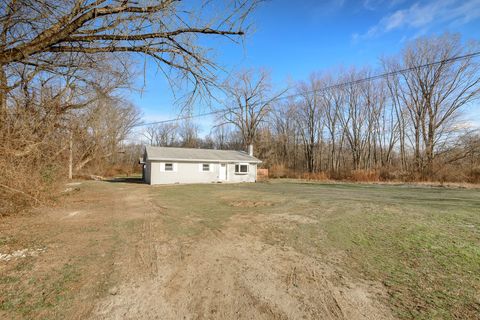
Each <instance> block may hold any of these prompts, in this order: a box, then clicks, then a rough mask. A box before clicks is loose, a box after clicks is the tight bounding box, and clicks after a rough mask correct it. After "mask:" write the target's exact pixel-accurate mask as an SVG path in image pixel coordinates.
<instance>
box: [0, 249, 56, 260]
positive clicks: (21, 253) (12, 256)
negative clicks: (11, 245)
mask: <svg viewBox="0 0 480 320" xmlns="http://www.w3.org/2000/svg"><path fill="white" fill-rule="evenodd" d="M46 250H47V248H37V249H29V248H26V249H20V250H16V251H13V252H10V253H1V252H0V261H6V262H8V261H10V260H16V259H22V258H27V257H36V256H38V255H39V254H41V253H43V252H45V251H46Z"/></svg>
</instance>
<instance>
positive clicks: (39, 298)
mask: <svg viewBox="0 0 480 320" xmlns="http://www.w3.org/2000/svg"><path fill="white" fill-rule="evenodd" d="M69 187H70V188H71V189H73V191H70V192H69V193H68V195H67V196H65V197H64V201H63V203H62V204H61V205H59V206H58V207H56V208H48V209H47V208H43V209H38V211H37V212H34V213H33V214H32V215H29V216H23V217H21V218H16V219H14V218H7V219H4V220H2V221H1V222H0V232H1V233H0V234H1V238H0V240H1V242H0V252H1V253H4V256H1V260H0V272H1V274H2V276H1V278H0V289H1V291H0V292H1V293H0V295H1V296H0V303H1V308H0V318H3V319H7V318H19V319H21V318H39V319H40V318H42V319H43V318H69V319H85V318H90V319H389V318H392V315H391V313H390V311H389V309H388V308H387V307H385V306H384V304H383V301H384V292H383V289H382V287H381V286H380V285H379V284H377V283H374V282H367V281H359V280H358V278H357V279H356V280H353V279H354V278H353V277H350V276H349V274H348V271H345V270H347V269H344V268H343V267H342V252H335V251H333V252H328V253H326V254H325V255H324V256H323V257H321V259H320V258H319V257H318V256H312V255H307V254H305V253H302V252H299V251H297V250H295V249H293V248H292V247H289V246H286V245H282V244H281V243H277V242H275V235H272V236H271V237H270V240H268V241H267V240H265V237H264V235H265V234H266V233H268V232H269V231H268V230H270V229H269V228H270V227H271V226H278V228H279V230H287V231H288V230H289V228H295V227H296V226H297V224H298V223H302V224H307V225H308V224H315V223H318V221H315V220H309V219H308V217H305V216H301V215H296V214H295V213H291V214H285V213H280V212H279V211H280V210H278V208H279V207H281V206H282V205H283V204H282V203H281V202H282V197H281V196H276V197H275V198H268V197H267V196H264V197H261V200H260V198H259V200H255V201H254V200H252V199H249V198H248V197H242V196H241V195H242V190H243V189H242V188H248V186H241V187H236V189H235V190H231V191H232V192H229V193H225V192H224V189H225V187H224V186H209V188H210V189H209V193H207V192H203V191H199V192H198V193H193V192H192V195H189V192H191V191H192V190H196V189H194V188H195V186H185V188H183V189H182V186H177V187H149V186H145V185H142V184H136V183H118V182H116V183H112V182H81V183H80V184H73V185H71V186H69ZM162 188H163V189H162ZM172 188H173V189H172ZM192 188H193V189H192ZM245 190H247V189H245ZM165 192H166V193H165ZM168 192H170V193H172V194H173V193H178V192H184V193H182V198H180V199H179V200H178V201H177V202H172V201H170V200H169V199H168V198H167V196H168V194H169V193H168ZM162 197H163V198H162ZM205 197H206V198H205ZM202 203H209V204H210V205H212V206H208V207H207V206H205V207H200V206H201V204H202ZM275 206H277V207H275ZM225 208H231V212H226V210H225ZM276 208H277V209H276ZM260 209H262V210H266V211H264V212H263V213H262V214H260V213H259V212H260V211H261V210H260ZM265 212H268V214H266V213H265ZM22 250H23V251H22ZM7 252H8V256H7ZM19 252H20V253H19Z"/></svg>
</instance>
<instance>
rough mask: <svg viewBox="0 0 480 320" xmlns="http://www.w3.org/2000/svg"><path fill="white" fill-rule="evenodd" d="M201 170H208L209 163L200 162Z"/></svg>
mask: <svg viewBox="0 0 480 320" xmlns="http://www.w3.org/2000/svg"><path fill="white" fill-rule="evenodd" d="M202 171H210V164H209V163H204V164H202Z"/></svg>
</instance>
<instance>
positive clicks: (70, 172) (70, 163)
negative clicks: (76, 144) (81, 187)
mask: <svg viewBox="0 0 480 320" xmlns="http://www.w3.org/2000/svg"><path fill="white" fill-rule="evenodd" d="M68 179H70V180H72V179H73V130H70V139H69V142H68Z"/></svg>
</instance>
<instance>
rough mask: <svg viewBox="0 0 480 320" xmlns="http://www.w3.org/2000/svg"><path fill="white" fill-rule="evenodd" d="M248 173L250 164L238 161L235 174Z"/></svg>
mask: <svg viewBox="0 0 480 320" xmlns="http://www.w3.org/2000/svg"><path fill="white" fill-rule="evenodd" d="M247 173H248V164H246V163H237V164H236V165H235V174H247Z"/></svg>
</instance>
